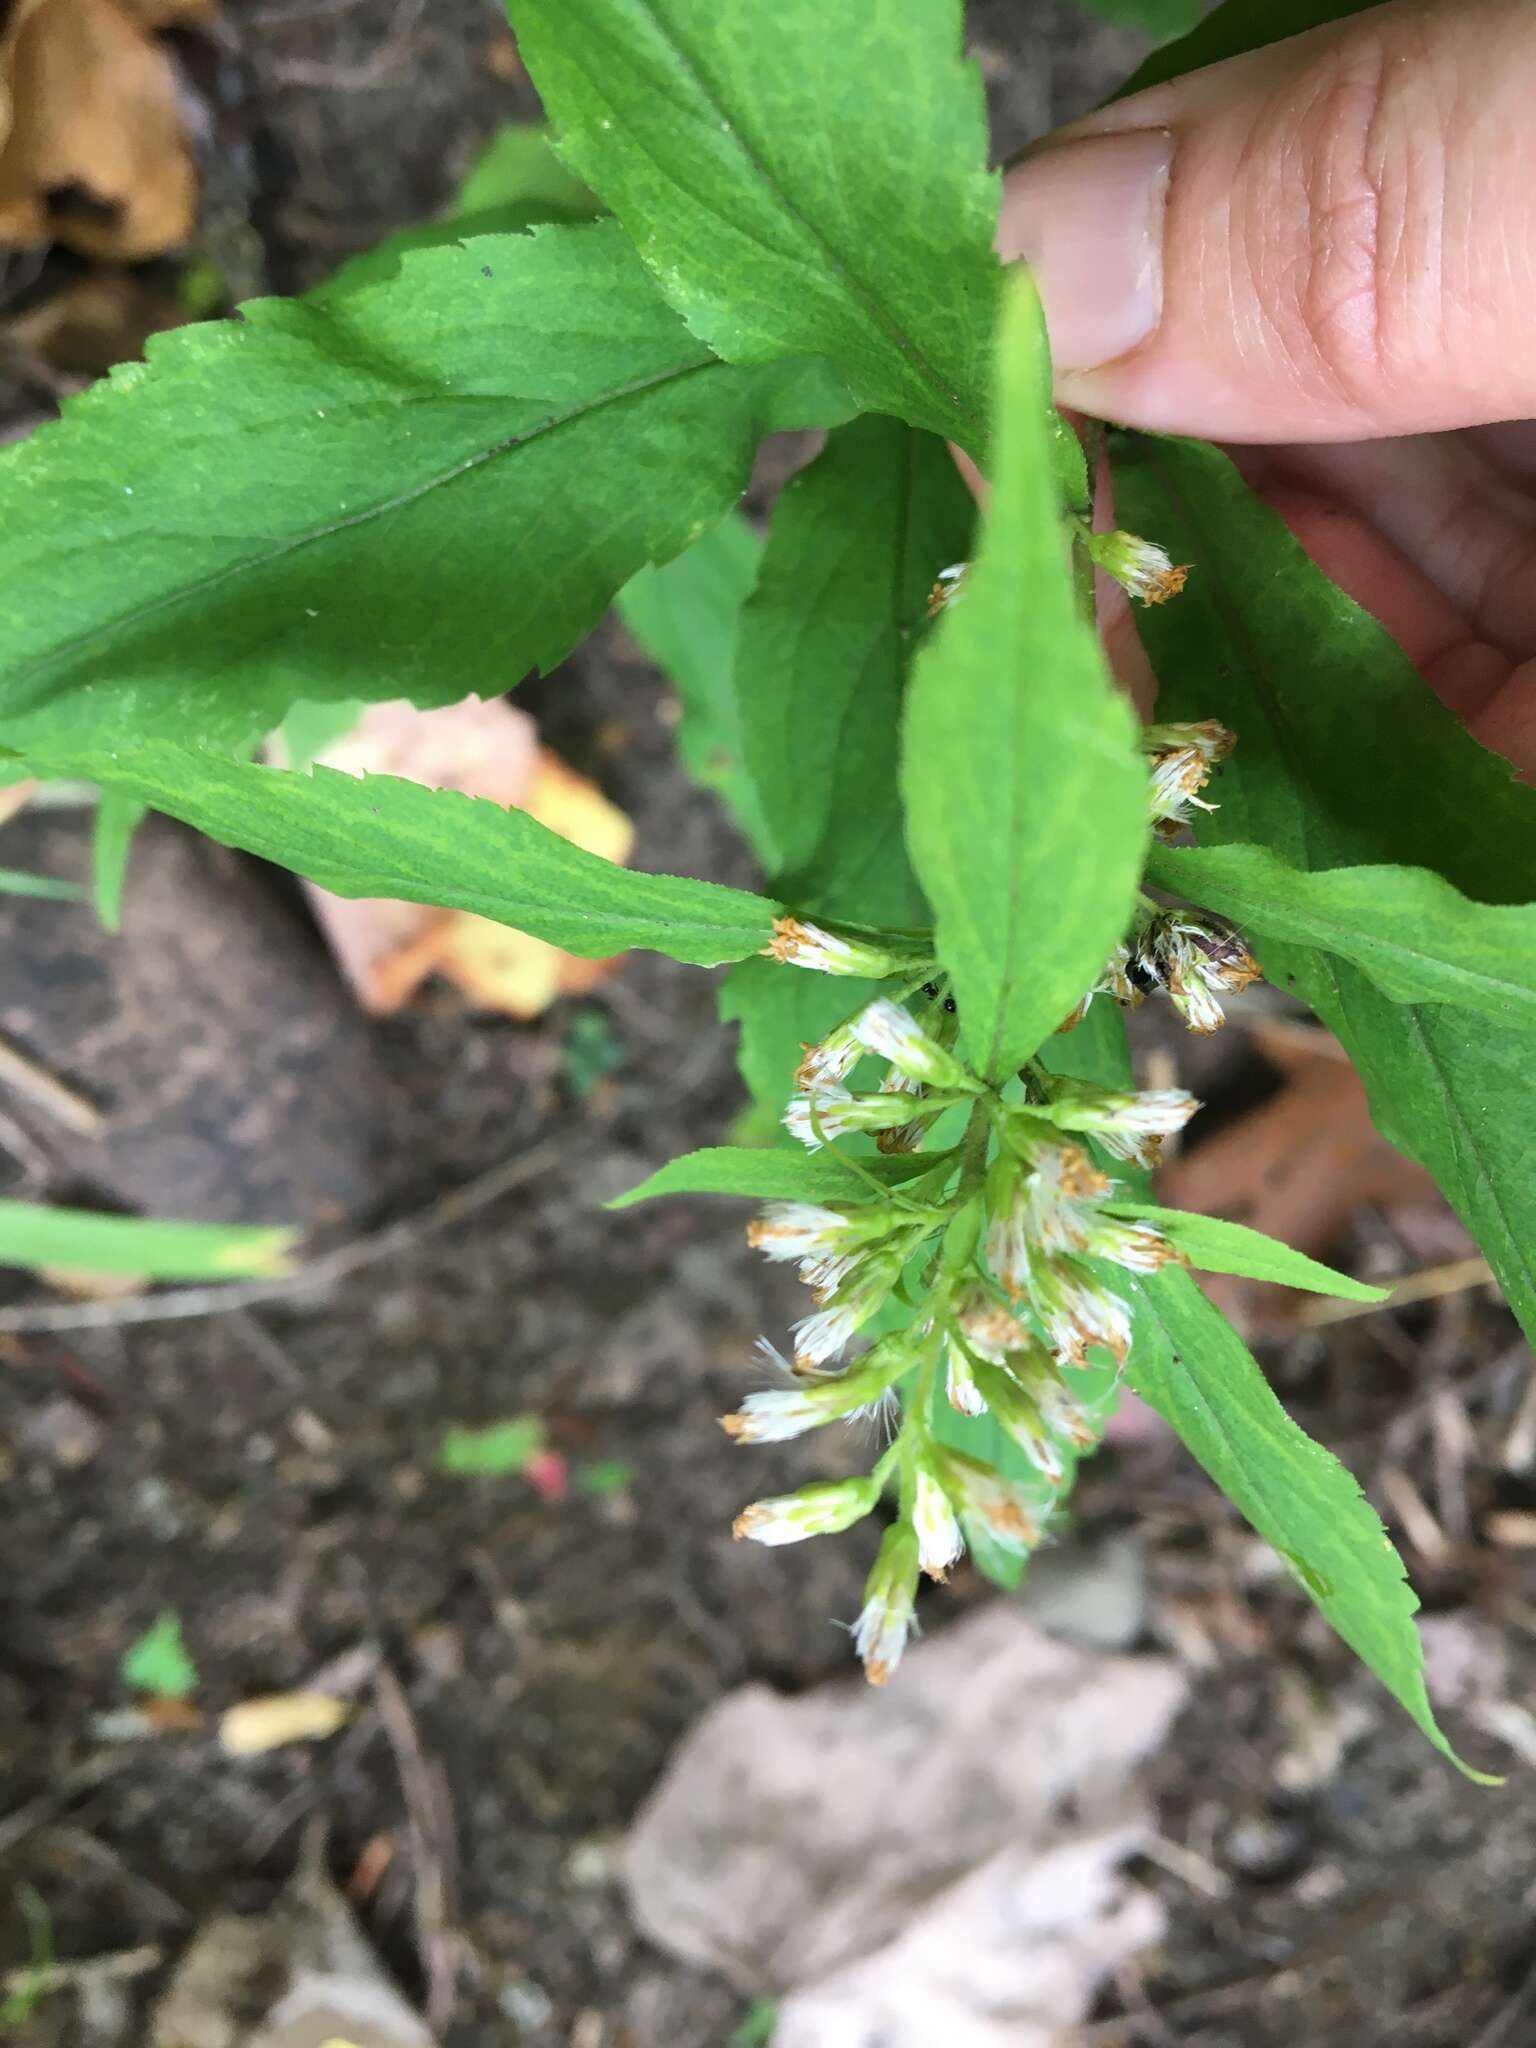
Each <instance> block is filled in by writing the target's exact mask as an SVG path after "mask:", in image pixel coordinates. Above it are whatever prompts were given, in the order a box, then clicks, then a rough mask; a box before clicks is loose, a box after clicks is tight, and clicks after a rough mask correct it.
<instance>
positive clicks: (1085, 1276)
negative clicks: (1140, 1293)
mask: <svg viewBox="0 0 1536 2048" xmlns="http://www.w3.org/2000/svg"><path fill="white" fill-rule="evenodd" d="M1029 1293H1030V1301H1031V1303H1032V1305H1033V1307H1034V1311H1035V1314H1036V1315H1037V1316H1038V1317H1039V1318H1040V1325H1041V1328H1042V1329H1043V1330H1044V1331H1045V1336H1046V1342H1047V1343H1048V1344H1049V1345H1050V1348H1051V1350H1052V1351H1053V1352H1054V1354H1055V1356H1056V1359H1057V1361H1058V1363H1060V1364H1062V1365H1073V1366H1076V1365H1085V1364H1086V1363H1087V1353H1088V1351H1089V1350H1090V1349H1091V1348H1093V1347H1095V1346H1097V1347H1099V1348H1101V1349H1103V1350H1105V1351H1108V1352H1110V1353H1111V1354H1112V1356H1113V1357H1114V1359H1115V1360H1116V1362H1117V1363H1118V1364H1122V1365H1123V1364H1124V1362H1125V1359H1126V1355H1127V1354H1128V1352H1129V1351H1130V1348H1131V1318H1130V1314H1129V1311H1128V1310H1127V1309H1126V1306H1125V1303H1124V1302H1123V1301H1122V1300H1121V1299H1120V1297H1119V1296H1118V1295H1117V1294H1111V1293H1110V1292H1109V1290H1108V1288H1106V1287H1103V1286H1101V1285H1100V1283H1099V1282H1098V1281H1097V1280H1096V1279H1095V1278H1094V1276H1093V1274H1092V1273H1091V1272H1089V1270H1088V1268H1087V1267H1086V1266H1083V1265H1080V1264H1079V1263H1078V1262H1077V1260H1075V1259H1071V1258H1064V1257H1060V1256H1050V1255H1047V1254H1044V1253H1038V1252H1037V1253H1035V1254H1034V1255H1033V1256H1032V1257H1031V1259H1030V1262H1029Z"/></svg>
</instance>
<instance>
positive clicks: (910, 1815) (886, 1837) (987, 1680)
mask: <svg viewBox="0 0 1536 2048" xmlns="http://www.w3.org/2000/svg"><path fill="white" fill-rule="evenodd" d="M1184 1686H1185V1680H1184V1677H1183V1675H1182V1674H1181V1672H1180V1671H1179V1670H1178V1668H1177V1666H1176V1665H1175V1664H1173V1663H1172V1661H1171V1660H1169V1659H1167V1658H1162V1657H1126V1656H1114V1655H1109V1654H1107V1653H1105V1652H1102V1651H1091V1650H1084V1649H1080V1648H1078V1647H1076V1646H1074V1645H1072V1644H1068V1643H1063V1642H1059V1641H1056V1640H1053V1639H1052V1638H1051V1637H1049V1636H1046V1635H1044V1634H1042V1633H1041V1632H1040V1631H1039V1630H1037V1629H1035V1628H1034V1627H1032V1626H1031V1624H1030V1623H1029V1622H1028V1621H1026V1620H1025V1619H1024V1617H1023V1616H1022V1615H1021V1614H1020V1613H1019V1612H1018V1610H1017V1609H1016V1608H1014V1607H1012V1606H1009V1605H1006V1604H1004V1603H1001V1602H999V1603H997V1604H995V1605H992V1606H989V1607H985V1608H982V1609H981V1610H980V1611H979V1612H977V1613H975V1614H972V1615H970V1616H968V1617H967V1618H966V1619H964V1620H963V1621H960V1622H958V1623H957V1624H956V1625H955V1626H954V1627H952V1628H948V1629H946V1630H945V1631H944V1632H943V1633H942V1634H940V1635H939V1636H937V1637H936V1638H935V1639H934V1640H933V1641H932V1642H928V1643H924V1644H921V1645H920V1646H918V1647H917V1648H916V1649H914V1650H912V1651H910V1652H909V1653H908V1655H907V1657H906V1658H905V1659H904V1660H903V1663H902V1667H901V1672H900V1674H899V1677H898V1679H897V1681H896V1682H895V1683H894V1684H892V1685H891V1686H890V1687H889V1688H888V1689H886V1690H884V1691H881V1692H872V1691H871V1690H870V1689H869V1688H868V1687H867V1686H864V1685H862V1684H860V1683H858V1682H857V1681H850V1682H849V1683H848V1684H846V1685H835V1686H827V1687H823V1688H822V1689H820V1690H819V1691H816V1692H812V1693H809V1694H806V1695H803V1696H802V1697H800V1698H796V1699H784V1698H781V1697H779V1696H778V1695H777V1694H775V1693H772V1692H770V1691H769V1690H768V1689H767V1688H766V1687H765V1686H749V1687H746V1688H745V1689H743V1690H741V1691H739V1692H736V1693H733V1694H731V1695H730V1696H729V1697H728V1698H726V1699H724V1700H722V1701H721V1702H720V1703H719V1705H718V1706H716V1707H714V1708H713V1709H712V1710H711V1711H710V1712H709V1713H708V1714H706V1715H705V1717H704V1718H703V1720H702V1721H701V1722H700V1723H699V1724H698V1725H697V1727H696V1728H695V1729H694V1730H693V1732H692V1733H691V1734H690V1735H689V1736H688V1737H687V1738H686V1739H685V1740H684V1742H683V1744H682V1746H681V1748H680V1749H679V1751H678V1753H677V1755H676V1756H675V1757H674V1759H673V1761H672V1764H671V1766H670V1768H669V1770H668V1772H667V1775H666V1777H665V1778H664V1779H663V1781H662V1783H661V1785H660V1787H659V1788H658V1789H657V1791H656V1792H655V1793H654V1794H653V1796H652V1798H651V1800H650V1802H649V1803H648V1805H647V1806H646V1807H645V1809H644V1810H643V1811H642V1813H641V1815H640V1817H639V1819H638V1821H637V1822H636V1824H635V1828H634V1831H633V1834H632V1836H631V1838H630V1843H629V1847H628V1851H627V1857H626V1881H627V1885H628V1890H629V1896H630V1902H631V1906H632V1908H633V1911H634V1914H635V1917H636V1919H637V1921H638V1922H639V1924H640V1926H641V1927H642V1929H643V1931H644V1932H645V1933H646V1934H647V1935H648V1936H649V1938H650V1939H651V1940H653V1941H655V1942H656V1943H657V1944H658V1945H659V1946H660V1947H662V1948H664V1949H666V1950H667V1951H668V1952H669V1953H670V1954H672V1955H674V1956H677V1957H680V1958H681V1959H682V1960H684V1961H686V1962H688V1963H691V1964H694V1965H698V1966H702V1967H705V1968H711V1969H718V1970H722V1971H724V1972H725V1973H726V1974H727V1975H729V1976H730V1977H732V1978H733V1979H734V1980H735V1981H736V1982H737V1983H739V1984H740V1985H741V1986H742V1987H743V1988H744V1989H746V1990H751V1991H761V1990H762V1989H763V1988H764V1986H771V1987H773V1988H774V1989H775V1990H787V1989H790V1988H794V1987H799V1986H806V1985H812V1984H818V1983H820V1982H822V1981H823V1980H825V1979H828V1978H829V1977H831V1976H832V1975H833V1973H835V1972H838V1973H840V1972H846V1971H852V1972H857V1971H858V1970H859V1969H860V1968H861V1966H862V1964H863V1963H864V1961H865V1959H867V1958H868V1957H870V1956H872V1955H874V1954H876V1953H877V1952H879V1951H883V1950H885V1949H886V1948H887V1947H888V1945H890V1944H893V1943H894V1944H902V1943H904V1942H906V1941H907V1940H909V1939H910V1940H911V1941H912V1942H913V1943H915V1944H916V1946H917V1950H918V1951H919V1952H922V1953H926V1952H927V1950H926V1936H925V1935H923V1934H922V1933H921V1931H920V1927H919V1922H920V1921H921V1920H922V1918H923V1917H924V1916H926V1915H928V1914H930V1913H931V1914H936V1915H937V1916H938V1923H937V1924H939V1925H940V1926H945V1925H948V1924H950V1921H949V1913H950V1906H949V1902H950V1901H951V1900H952V1899H953V1897H954V1896H955V1895H956V1888H957V1887H964V1886H966V1885H968V1884H969V1883H971V1882H972V1880H973V1877H974V1879H975V1881H976V1882H977V1883H978V1884H981V1885H982V1889H983V1890H985V1891H987V1892H988V1895H989V1896H991V1895H992V1894H991V1883H992V1881H991V1880H986V1881H985V1882H983V1880H982V1878H981V1873H982V1872H983V1871H984V1870H986V1869H988V1868H991V1867H993V1866H994V1865H996V1868H997V1871H998V1872H999V1873H1000V1881H1001V1884H1002V1889H1001V1891H999V1892H998V1893H997V1894H996V1898H995V1903H996V1907H997V1911H996V1913H995V1914H993V1913H992V1912H991V1909H990V1908H989V1909H988V1916H987V1919H986V1924H987V1926H988V1927H990V1928H992V1929H994V1930H995V1931H997V1932H998V1934H999V1937H1000V1938H1001V1931H1002V1930H1003V1929H1004V1928H1005V1927H1007V1928H1010V1929H1011V1930H1012V1932H1010V1933H1009V1934H1008V1937H1007V1938H1008V1940H1009V1941H1015V1940H1016V1939H1017V1936H1018V1928H1019V1924H1020V1922H1019V1912H1020V1911H1021V1910H1024V1909H1022V1908H1018V1907H1017V1901H1015V1903H1014V1904H1009V1903H1008V1901H1009V1899H1011V1898H1013V1887H1014V1877H1015V1875H1016V1874H1017V1869H1018V1868H1021V1867H1023V1865H1028V1864H1030V1863H1032V1862H1033V1861H1035V1860H1037V1859H1040V1858H1044V1857H1046V1856H1049V1855H1052V1854H1055V1853H1057V1852H1060V1853H1062V1854H1064V1855H1066V1856H1067V1857H1068V1860H1069V1862H1070V1863H1072V1865H1073V1867H1074V1868H1077V1867H1082V1868H1083V1869H1085V1870H1091V1871H1093V1872H1095V1873H1097V1874H1096V1875H1095V1876H1094V1879H1093V1882H1094V1883H1095V1884H1096V1885H1101V1886H1102V1887H1103V1896H1104V1897H1105V1898H1106V1899H1108V1898H1109V1897H1110V1896H1111V1894H1113V1896H1114V1898H1115V1899H1116V1900H1119V1899H1120V1898H1121V1893H1120V1889H1119V1884H1118V1880H1116V1881H1113V1882H1112V1881H1111V1878H1110V1875H1109V1873H1110V1872H1111V1871H1112V1869H1113V1866H1114V1864H1115V1862H1116V1861H1117V1859H1118V1858H1119V1857H1120V1856H1122V1855H1124V1854H1125V1853H1126V1852H1127V1850H1128V1848H1129V1847H1130V1846H1132V1845H1133V1843H1134V1840H1135V1838H1136V1835H1137V1830H1138V1828H1140V1827H1142V1826H1144V1825H1146V1824H1147V1818H1146V1814H1145V1811H1144V1809H1143V1807H1142V1806H1141V1805H1140V1803H1139V1802H1138V1801H1137V1800H1135V1798H1134V1797H1133V1795H1132V1794H1131V1793H1130V1791H1129V1789H1128V1788H1129V1778H1130V1773H1131V1770H1132V1768H1133V1766H1134V1765H1135V1763H1136V1762H1137V1760H1138V1759H1139V1758H1140V1757H1141V1756H1142V1755H1144V1754H1145V1753H1146V1751H1147V1750H1149V1749H1151V1748H1153V1747H1154V1746H1155V1745H1156V1744H1157V1743H1158V1742H1159V1741H1160V1740H1161V1738H1162V1735H1163V1733H1164V1731H1165V1729H1166V1728H1167V1726H1168V1723H1169V1721H1170V1720H1171V1719H1172V1716H1173V1714H1174V1713H1175V1711H1176V1710H1177V1708H1178V1706H1179V1704H1180V1703H1181V1701H1182V1698H1183V1694H1184ZM1079 1850H1080V1851H1081V1857H1082V1859H1083V1861H1082V1863H1081V1866H1079V1864H1078V1862H1077V1861H1076V1860H1075V1859H1076V1858H1077V1857H1078V1854H1079ZM1015 1856H1017V1857H1020V1858H1022V1865H1019V1866H1016V1865H1015V1864H1014V1862H1013V1861H1012V1860H1011V1859H1012V1858H1014V1857H1015ZM999 1859H1001V1861H999ZM1064 1867H1065V1866H1064ZM1031 1896H1033V1895H1032V1894H1031ZM1034 1910H1035V1908H1034V1907H1033V1906H1030V1907H1029V1908H1028V1911H1030V1912H1033V1911H1034ZM1118 1910H1119V1908H1118V1906H1117V1907H1116V1908H1115V1909H1114V1911H1118ZM1108 1918H1109V1919H1110V1921H1111V1922H1112V1921H1113V1919H1114V1912H1109V1914H1108ZM1133 1920H1134V1916H1133ZM1126 1924H1127V1926H1130V1925H1131V1924H1132V1922H1127V1923H1126ZM1134 1924H1136V1925H1137V1926H1138V1927H1139V1926H1141V1925H1143V1924H1146V1923H1144V1922H1141V1921H1139V1920H1136V1921H1135V1922H1134ZM989 1940H990V1937H989ZM1090 1946H1091V1944H1090ZM1018 1957H1019V1959H1020V1960H1021V1961H1022V1962H1023V1963H1024V1965H1025V1967H1026V1970H1028V1968H1030V1967H1031V1965H1030V1963H1029V1958H1028V1954H1027V1951H1026V1950H1024V1949H1022V1948H1021V1949H1019V1951H1018ZM973 1961H975V1964H976V1970H977V1979H976V1981H977V1982H978V1983H983V1982H986V1981H988V1980H989V1979H990V1978H991V1977H992V1976H993V1975H994V1974H995V1972H996V1971H1005V1972H1008V1971H1011V1969H1012V1965H1011V1964H1010V1963H1009V1962H1008V1961H1007V1959H1005V1958H1002V1957H1001V1956H998V1955H994V1954H992V1953H991V1951H990V1949H989V1951H988V1955H987V1957H986V1959H985V1960H984V1961H983V1959H980V1958H973ZM924 1967H925V1969H926V1967H927V1966H926V1965H925V1966H924ZM1033 1967H1038V1969H1039V1970H1041V1971H1046V1973H1047V1974H1049V1972H1048V1971H1047V1968H1046V1962H1045V1960H1044V1956H1043V1952H1042V1954H1041V1955H1040V1956H1037V1957H1036V1958H1035V1963H1034V1965H1033ZM1055 1967H1056V1965H1055V1963H1054V1962H1052V1963H1051V1965H1050V1969H1052V1970H1054V1969H1055ZM1098 1971H1099V1966H1098V1965H1095V1966H1094V1967H1092V1968H1088V1967H1086V1966H1085V1968H1084V1970H1083V1971H1082V1972H1080V1973H1079V1979H1080V1988H1082V1987H1083V1986H1086V1991H1085V1993H1084V1995H1085V1996H1086V1997H1091V1995H1092V1985H1093V1982H1094V1981H1095V1979H1096V1977H1097V1975H1098ZM1009 1981H1010V1982H1012V1981H1013V1980H1012V1977H1011V1975H1010V1977H1009ZM951 1995H952V2005H953V2009H952V2011H951V2013H950V2019H951V2020H952V2021H953V2022H954V2027H955V2031H954V2032H949V2031H946V2028H945V2027H943V2026H936V2027H935V2028H934V2029H933V2030H932V2031H930V2033H929V2034H928V2035H927V2037H926V2042H925V2048H927V2044H930V2043H937V2042H939V2041H943V2042H944V2043H945V2044H946V2048H949V2044H950V2043H951V2042H952V2041H959V2040H961V2039H964V2038H965V2036H964V2035H963V2034H962V2033H961V2032H960V2031H959V2029H960V2023H961V2021H962V2020H964V2019H965V2015H966V2010H967V1993H966V1990H965V1986H964V1983H963V1982H962V1981H961V1979H960V1978H959V1977H958V1976H957V1978H956V1979H955V1981H954V1983H953V1984H952V1985H951ZM925 1996H926V1993H925ZM956 2001H957V2002H956ZM1021 2009H1023V2008H1021ZM826 2038H828V2039H831V2038H832V2037H831V2036H827V2037H826ZM844 2038H845V2039H846V2040H847V2041H848V2042H853V2041H856V2040H860V2039H862V2038H863V2037H862V2036H860V2035H856V2034H850V2035H848V2036H846V2037H844ZM906 2038H907V2037H906V2036H903V2037H902V2039H903V2041H905V2040H906Z"/></svg>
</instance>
